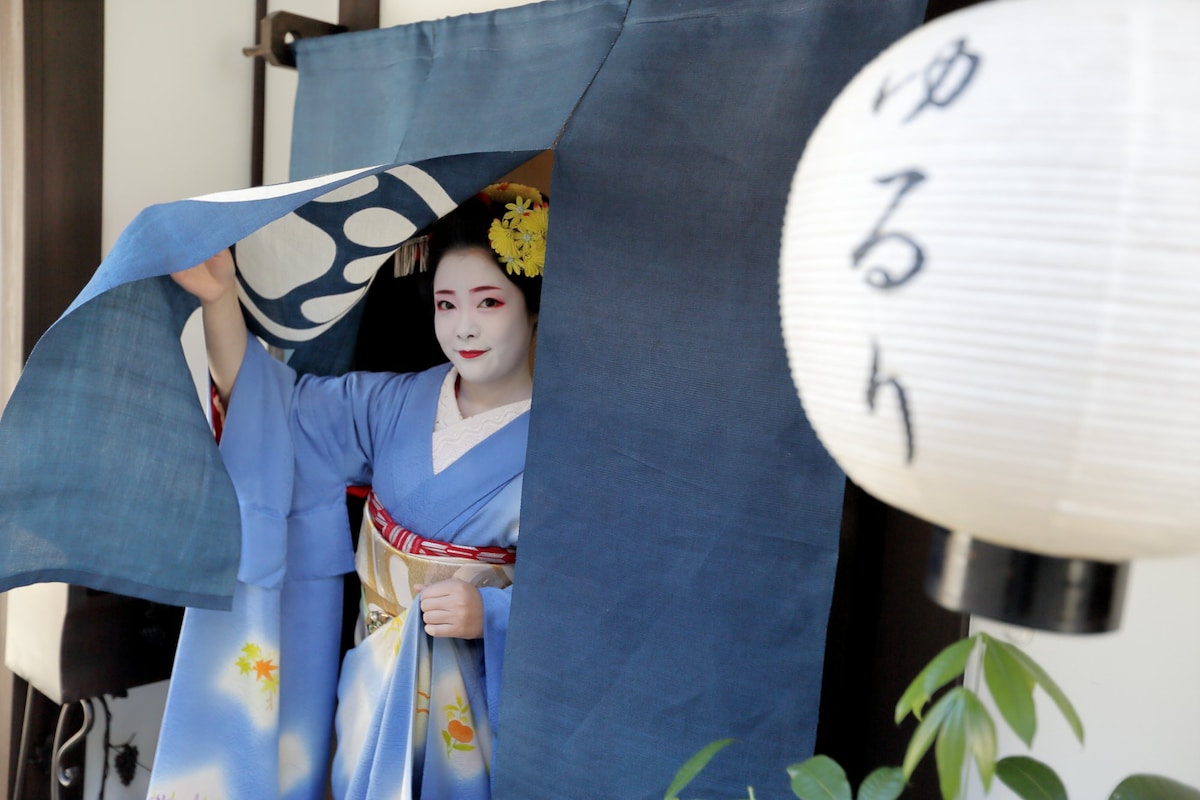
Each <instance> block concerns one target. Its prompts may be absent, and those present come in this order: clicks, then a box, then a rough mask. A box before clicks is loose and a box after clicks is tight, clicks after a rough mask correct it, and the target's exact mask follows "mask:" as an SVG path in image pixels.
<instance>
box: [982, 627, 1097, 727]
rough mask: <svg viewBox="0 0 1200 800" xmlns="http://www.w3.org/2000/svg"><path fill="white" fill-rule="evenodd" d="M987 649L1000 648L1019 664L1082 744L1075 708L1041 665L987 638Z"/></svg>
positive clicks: (1020, 652)
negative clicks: (1048, 698)
mask: <svg viewBox="0 0 1200 800" xmlns="http://www.w3.org/2000/svg"><path fill="white" fill-rule="evenodd" d="M985 641H986V642H987V644H988V646H989V647H993V646H995V647H1000V648H1002V649H1003V650H1004V651H1005V652H1006V653H1007V654H1008V655H1010V656H1012V657H1013V658H1015V659H1016V660H1017V661H1019V662H1020V663H1021V665H1022V666H1023V667H1025V669H1026V670H1028V671H1029V674H1031V675H1032V676H1033V679H1034V680H1035V681H1037V684H1038V686H1041V687H1042V689H1043V690H1044V691H1045V692H1046V694H1048V695H1050V699H1051V700H1053V701H1054V705H1056V706H1058V710H1059V712H1060V713H1061V714H1062V715H1063V718H1064V719H1066V721H1067V724H1068V725H1070V726H1071V730H1072V731H1073V732H1074V733H1075V738H1076V739H1078V740H1079V743H1080V744H1083V722H1082V721H1081V720H1080V719H1079V714H1078V713H1076V711H1075V706H1073V705H1071V701H1070V700H1068V699H1067V696H1066V695H1065V694H1063V690H1062V689H1060V688H1058V684H1057V683H1055V682H1054V680H1053V679H1052V678H1051V677H1050V676H1049V675H1047V674H1046V670H1044V669H1042V667H1041V665H1040V664H1038V663H1037V662H1036V661H1034V660H1033V659H1032V658H1030V657H1029V656H1028V655H1026V654H1025V651H1024V650H1022V649H1021V648H1019V647H1013V646H1012V645H1009V644H1005V643H1004V642H1000V641H997V640H995V639H993V638H992V637H990V636H988V637H987V639H986V640H985Z"/></svg>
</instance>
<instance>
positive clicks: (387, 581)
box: [354, 492, 516, 636]
mask: <svg viewBox="0 0 1200 800" xmlns="http://www.w3.org/2000/svg"><path fill="white" fill-rule="evenodd" d="M389 540H391V541H389ZM393 542H395V544H393ZM432 553H439V554H437V555H434V554H432ZM515 560H516V551H515V550H511V549H506V548H496V547H486V548H473V547H465V546H462V545H449V544H447V543H444V542H436V541H433V540H431V539H425V538H423V537H420V536H418V535H416V534H414V533H412V532H411V531H408V530H405V529H404V528H402V527H400V526H399V525H397V524H396V523H395V522H394V521H392V519H391V518H390V517H389V516H387V511H386V510H384V509H383V506H382V504H380V503H379V500H378V498H377V497H375V493H374V492H372V493H371V494H370V496H369V497H368V498H367V507H366V509H365V510H364V513H363V521H362V528H361V530H360V533H359V537H358V550H357V551H356V552H355V554H354V566H355V569H356V571H357V572H358V578H359V581H360V582H361V583H362V617H361V620H362V621H361V624H362V626H363V627H362V628H361V629H360V632H361V633H362V635H363V636H370V635H371V634H372V633H374V632H375V631H376V630H377V629H378V628H380V627H382V626H383V625H385V624H387V623H388V622H391V621H392V620H395V621H396V622H397V624H403V622H404V618H405V617H406V616H407V614H408V609H409V608H410V607H411V606H412V602H413V598H414V597H415V596H416V591H415V589H414V587H416V586H418V585H424V586H428V585H429V584H431V583H436V582H437V581H442V580H447V579H449V578H458V579H459V580H461V581H465V582H466V583H469V584H471V585H473V586H476V587H478V588H483V587H485V586H493V587H496V588H499V589H503V588H504V587H506V586H509V585H510V584H512V574H513V563H514V562H515Z"/></svg>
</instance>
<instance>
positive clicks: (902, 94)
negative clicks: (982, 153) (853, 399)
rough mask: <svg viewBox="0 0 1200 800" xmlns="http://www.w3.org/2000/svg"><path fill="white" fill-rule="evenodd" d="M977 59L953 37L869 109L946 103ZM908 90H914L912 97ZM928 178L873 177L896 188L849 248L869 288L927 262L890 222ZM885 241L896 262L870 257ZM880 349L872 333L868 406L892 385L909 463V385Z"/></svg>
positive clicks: (915, 110)
mask: <svg viewBox="0 0 1200 800" xmlns="http://www.w3.org/2000/svg"><path fill="white" fill-rule="evenodd" d="M979 62H980V59H979V55H978V54H976V53H973V52H971V50H970V49H969V48H968V45H967V40H966V38H959V39H956V40H954V41H953V42H951V43H950V44H948V45H947V46H946V47H944V48H942V50H941V51H939V52H938V53H937V54H936V55H935V56H934V57H933V59H932V60H931V61H930V62H929V63H928V64H927V65H926V66H925V67H924V68H923V69H921V70H916V71H913V72H910V73H908V74H907V75H905V76H903V77H901V78H899V79H896V80H893V79H891V77H890V76H889V77H888V78H885V79H884V81H883V84H882V85H881V86H880V87H879V92H878V93H877V94H876V95H875V102H874V106H873V108H872V111H873V112H874V113H875V114H879V112H880V111H881V109H882V108H883V107H884V106H885V105H887V104H889V103H890V102H891V101H893V100H895V102H897V103H899V102H901V98H903V100H904V102H907V103H908V104H909V105H910V106H911V110H910V111H909V112H908V113H907V114H906V115H905V116H904V117H903V119H902V120H901V123H900V124H907V123H908V122H910V121H912V120H913V119H914V118H915V117H916V116H917V115H919V114H921V113H922V112H924V111H927V110H929V109H944V108H947V107H949V106H950V105H952V104H953V103H954V101H955V100H957V99H958V98H959V96H960V95H961V94H962V93H963V91H965V90H966V88H967V86H968V85H969V84H970V83H971V81H972V79H974V77H975V73H976V70H978V68H979ZM910 95H915V101H914V98H913V97H910ZM928 179H929V176H928V175H926V173H925V170H923V169H920V168H916V167H906V168H903V169H900V170H898V171H897V172H894V173H891V174H888V175H883V176H881V177H878V178H876V182H877V183H878V184H880V185H882V186H893V185H895V187H896V188H895V193H894V194H893V195H892V199H891V202H890V203H888V205H887V206H886V207H885V209H884V211H883V213H882V215H881V216H880V217H879V219H878V220H877V221H876V222H875V225H874V227H872V228H871V229H870V231H869V232H868V233H867V236H866V238H864V239H863V240H862V242H861V243H859V245H858V246H857V247H855V248H854V250H853V251H852V252H851V254H850V263H851V266H852V267H854V268H855V269H859V268H862V267H864V265H865V271H864V281H865V282H866V284H867V285H868V286H869V287H870V288H872V289H876V290H881V291H889V290H892V289H896V288H898V287H901V286H904V285H905V284H907V283H909V282H910V281H912V280H913V279H914V278H916V277H917V275H918V273H919V272H920V271H921V269H922V268H923V267H924V266H925V261H926V253H925V248H924V247H922V245H921V243H920V241H919V240H918V238H917V236H916V235H915V234H914V233H912V232H909V231H903V230H898V229H896V228H895V227H892V226H891V224H890V223H891V219H892V217H893V216H894V214H895V213H896V210H897V208H898V207H899V206H900V204H901V203H902V202H903V201H904V199H905V196H906V195H908V193H909V192H911V191H913V190H914V189H915V188H916V187H918V186H919V185H921V184H922V183H923V182H924V181H926V180H928ZM888 245H899V248H900V250H901V251H902V252H903V253H904V259H903V261H902V262H901V263H899V264H890V263H875V262H872V261H871V259H872V256H874V255H875V254H876V253H877V252H878V251H880V250H881V249H884V248H886V247H887V246H888ZM880 354H881V346H880V344H879V342H878V341H877V340H875V339H872V340H871V370H870V374H869V375H868V378H867V390H866V406H867V411H868V413H870V414H874V413H876V409H877V407H878V403H879V402H880V401H879V392H880V390H881V389H882V388H885V387H886V388H889V389H890V390H891V393H892V394H893V395H894V397H895V402H896V406H897V410H898V412H899V416H900V423H901V428H902V433H903V436H904V462H905V463H906V464H911V463H912V461H913V458H914V457H915V455H916V436H915V433H914V425H913V417H912V411H911V408H910V406H909V398H908V391H907V390H906V388H905V386H904V383H903V382H902V380H901V378H900V376H898V375H891V374H889V375H884V374H883V373H882V372H881V370H880Z"/></svg>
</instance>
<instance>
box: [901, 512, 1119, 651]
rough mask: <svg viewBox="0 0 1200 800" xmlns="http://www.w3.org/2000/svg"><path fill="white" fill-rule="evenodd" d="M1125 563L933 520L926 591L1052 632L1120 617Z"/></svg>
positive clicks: (1108, 625) (1110, 624)
mask: <svg viewBox="0 0 1200 800" xmlns="http://www.w3.org/2000/svg"><path fill="white" fill-rule="evenodd" d="M1128 573H1129V563H1128V562H1122V563H1111V562H1107V561H1089V560H1086V559H1081V558H1058V557H1055V556H1046V555H1041V554H1039V553H1030V552H1026V551H1023V550H1015V549H1012V548H1009V547H1004V546H1001V545H995V544H990V543H988V542H984V541H980V540H979V539H975V538H973V537H971V536H970V535H969V534H966V533H962V532H960V531H955V532H951V531H947V530H945V529H942V528H938V529H936V530H935V531H934V536H933V542H932V543H931V545H930V549H929V571H928V572H927V573H926V576H925V592H926V594H928V595H929V596H930V598H932V599H933V600H934V601H935V602H937V603H938V604H939V605H941V606H943V607H945V608H948V609H950V610H952V611H961V612H965V613H969V614H979V615H980V616H984V617H989V618H991V619H994V620H998V621H1000V622H1006V623H1010V624H1012V625H1021V626H1023V627H1026V628H1036V629H1039V630H1044V631H1053V632H1056V633H1105V632H1107V631H1113V630H1116V629H1117V627H1118V626H1119V625H1120V624H1121V609H1122V606H1123V605H1124V601H1125V583H1126V579H1127V577H1128Z"/></svg>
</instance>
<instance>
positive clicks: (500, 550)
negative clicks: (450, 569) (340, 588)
mask: <svg viewBox="0 0 1200 800" xmlns="http://www.w3.org/2000/svg"><path fill="white" fill-rule="evenodd" d="M367 513H369V514H370V515H371V521H372V522H373V523H375V530H377V531H379V535H380V536H382V537H383V538H384V541H386V542H387V543H388V544H390V545H391V546H392V547H394V548H396V549H397V550H399V551H400V552H402V553H412V554H413V555H420V556H443V557H448V558H465V559H470V560H471V561H483V562H486V563H488V564H514V563H516V561H517V551H516V550H513V549H510V548H507V547H470V546H469V545H463V544H450V543H449V542H439V541H435V540H433V539H426V538H425V537H424V536H418V535H417V534H415V533H413V532H412V531H410V530H409V529H408V528H405V527H403V526H401V525H399V524H398V523H397V522H396V521H395V520H394V519H392V517H391V515H390V514H388V512H387V509H385V508H384V507H383V503H381V502H379V497H378V496H377V495H376V494H375V492H371V493H370V494H369V495H367Z"/></svg>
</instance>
